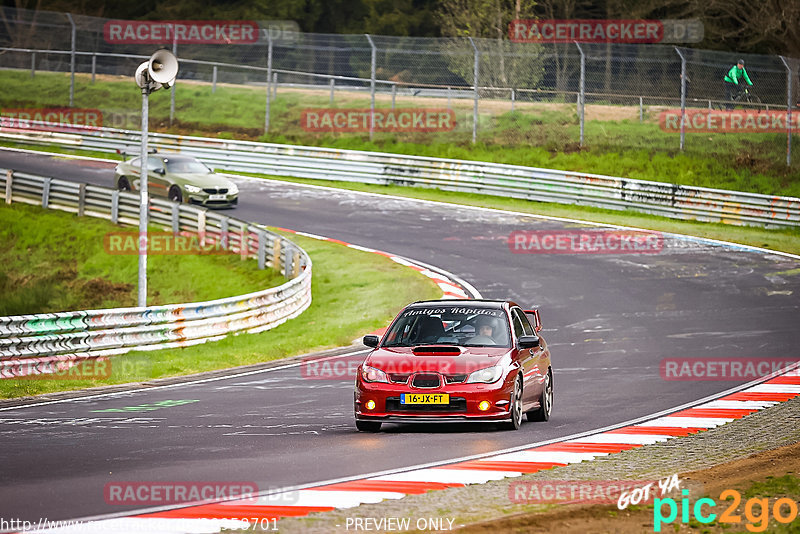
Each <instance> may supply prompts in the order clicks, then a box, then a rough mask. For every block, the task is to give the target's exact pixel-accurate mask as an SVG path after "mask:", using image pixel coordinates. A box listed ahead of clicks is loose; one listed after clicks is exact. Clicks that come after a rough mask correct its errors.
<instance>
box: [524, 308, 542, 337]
mask: <svg viewBox="0 0 800 534" xmlns="http://www.w3.org/2000/svg"><path fill="white" fill-rule="evenodd" d="M525 315H530V316H531V317H533V331H534V332H537V333H538V332H540V331H541V330H542V319H541V318H540V317H539V310H525Z"/></svg>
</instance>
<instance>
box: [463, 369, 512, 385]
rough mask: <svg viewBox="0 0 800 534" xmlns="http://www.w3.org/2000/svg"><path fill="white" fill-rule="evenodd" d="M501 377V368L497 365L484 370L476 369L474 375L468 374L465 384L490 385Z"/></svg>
mask: <svg viewBox="0 0 800 534" xmlns="http://www.w3.org/2000/svg"><path fill="white" fill-rule="evenodd" d="M501 376H503V368H502V367H500V366H499V365H495V366H494V367H487V368H486V369H478V370H477V371H475V372H474V373H470V375H469V376H468V377H467V381H466V383H467V384H475V383H481V384H491V383H492V382H497V380H498V379H499V378H500V377H501Z"/></svg>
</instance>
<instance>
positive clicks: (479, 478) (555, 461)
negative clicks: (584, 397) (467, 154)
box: [26, 370, 800, 534]
mask: <svg viewBox="0 0 800 534" xmlns="http://www.w3.org/2000/svg"><path fill="white" fill-rule="evenodd" d="M798 395H800V375H798V373H797V371H796V370H794V371H789V372H784V373H783V374H780V375H777V376H774V377H773V378H770V379H768V380H766V381H763V382H761V383H758V384H752V385H749V386H745V387H744V388H743V389H738V390H735V391H733V392H723V393H721V394H719V396H718V397H717V398H711V399H710V400H707V401H705V402H702V401H701V403H700V404H696V405H692V406H690V407H688V408H682V409H681V408H678V409H676V411H673V412H669V411H667V412H664V413H662V414H656V417H653V418H651V419H648V420H643V421H641V422H637V423H634V424H629V425H625V426H622V427H619V428H611V429H609V430H601V431H597V432H595V433H593V434H591V433H588V434H587V435H581V436H579V437H575V438H571V439H566V440H564V441H560V442H554V443H548V444H544V445H539V446H534V447H529V448H521V449H516V450H510V451H505V452H500V453H495V454H492V455H488V456H481V457H474V458H468V459H462V460H460V461H456V462H454V463H450V464H445V465H435V466H418V467H415V468H409V469H406V470H403V471H397V472H391V473H384V474H377V475H375V476H366V477H364V478H361V479H356V480H346V481H341V482H333V483H328V484H324V485H320V486H316V487H312V488H306V489H300V490H292V491H284V492H281V493H273V494H267V495H262V496H259V497H258V498H257V499H253V498H248V499H238V500H230V501H224V502H212V503H207V504H198V505H194V506H186V507H183V508H175V509H171V510H161V511H154V512H151V513H145V514H141V515H137V516H131V517H121V518H115V519H100V520H96V521H91V522H89V523H84V524H81V525H74V526H70V527H62V528H56V529H47V530H38V531H37V530H32V531H26V532H42V533H50V534H52V533H56V532H58V533H65V534H66V533H69V534H72V533H95V532H97V533H101V532H102V533H104V534H105V533H122V532H163V533H174V534H179V533H184V534H206V533H216V532H221V531H222V530H223V529H237V528H238V529H253V527H254V524H255V523H256V522H259V523H260V525H262V526H266V527H270V525H275V524H276V523H275V522H277V521H278V520H280V519H282V518H287V517H302V516H306V515H308V514H310V513H313V512H329V511H333V510H341V509H347V508H354V507H356V506H359V505H361V504H367V503H378V502H381V501H383V500H386V499H401V498H403V497H405V496H406V495H415V494H422V493H425V492H427V491H431V490H443V489H447V488H453V487H463V486H466V485H468V484H483V483H486V482H489V481H493V480H502V479H504V478H510V477H519V476H522V475H523V474H527V473H535V472H537V471H542V470H546V469H553V468H556V467H560V466H565V465H568V464H572V463H580V462H584V461H590V460H593V459H595V458H597V457H601V456H608V455H610V454H615V453H618V452H622V451H626V450H630V449H636V448H639V447H643V446H645V445H650V444H653V443H658V442H662V441H667V440H669V439H672V438H679V437H683V436H687V435H690V434H695V433H698V432H702V431H705V430H708V429H710V428H714V427H717V426H720V425H724V424H725V423H729V422H731V421H735V420H737V419H741V418H743V417H745V416H746V415H750V414H752V413H755V412H758V411H760V410H763V409H765V408H769V407H770V406H774V405H776V404H779V403H781V402H785V401H788V400H790V399H792V398H794V397H797V396H798ZM278 524H279V523H278Z"/></svg>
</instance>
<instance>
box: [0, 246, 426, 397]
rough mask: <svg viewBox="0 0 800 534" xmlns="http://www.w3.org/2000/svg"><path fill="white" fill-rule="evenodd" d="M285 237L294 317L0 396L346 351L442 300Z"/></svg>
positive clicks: (417, 283) (361, 256)
mask: <svg viewBox="0 0 800 534" xmlns="http://www.w3.org/2000/svg"><path fill="white" fill-rule="evenodd" d="M291 238H292V240H293V241H295V242H296V243H297V244H298V245H300V246H301V247H302V248H303V249H305V250H306V251H307V252H308V253H309V254H310V255H311V259H312V261H313V264H314V277H313V282H312V295H313V299H314V300H313V302H312V304H311V307H310V308H309V309H308V310H306V311H305V312H304V313H303V314H302V315H301V316H299V317H298V318H296V319H294V320H291V321H288V322H286V323H284V324H282V325H280V326H278V327H277V328H274V329H272V330H269V331H267V332H263V333H260V334H242V335H238V336H228V337H226V338H225V339H223V340H221V341H215V342H213V343H206V344H203V345H198V346H194V347H186V348H182V349H168V350H158V351H153V352H146V353H137V352H133V353H129V354H126V355H122V356H115V357H114V358H112V361H111V363H112V365H111V374H110V376H109V377H108V378H104V379H95V380H46V379H26V380H17V379H15V380H10V379H5V380H0V398H12V397H22V396H28V395H37V394H42V393H51V392H55V391H67V390H76V389H84V388H90V387H96V386H105V385H112V384H124V383H128V382H143V381H148V380H152V379H156V378H164V377H168V376H179V375H187V374H192V373H199V372H203V371H212V370H217V369H225V368H229V367H236V366H240V365H247V364H253V363H259V362H265V361H269V360H274V359H278V358H284V357H288V356H294V355H297V354H303V353H306V352H311V351H316V350H323V349H326V348H332V347H339V346H342V345H348V344H350V343H351V342H352V340H353V339H355V338H357V337H358V336H360V335H362V334H364V333H367V332H370V331H372V330H374V329H377V328H379V327H382V326H385V325H386V324H387V323H388V321H389V320H390V319H391V318H392V317H394V315H395V314H396V313H397V311H398V310H399V309H400V308H401V307H402V306H404V305H405V304H407V303H408V302H411V301H414V300H424V299H431V298H437V297H439V296H440V295H441V291H440V290H439V288H438V287H437V286H436V285H435V284H434V283H433V282H431V281H430V280H429V279H428V278H425V277H424V276H422V275H421V274H419V273H417V272H416V271H414V270H412V269H408V268H407V267H403V266H401V265H399V264H397V263H394V262H392V261H391V260H388V259H387V258H385V257H383V256H380V255H377V254H372V253H368V252H361V251H357V250H353V249H350V248H347V247H344V246H342V245H338V244H335V243H328V242H324V241H318V240H314V239H309V238H304V237H301V236H292V237H291ZM364 303H369V305H365V304H364Z"/></svg>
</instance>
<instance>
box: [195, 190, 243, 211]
mask: <svg viewBox="0 0 800 534" xmlns="http://www.w3.org/2000/svg"><path fill="white" fill-rule="evenodd" d="M188 198H189V204H194V205H195V206H203V207H204V208H232V207H234V206H236V205H237V204H238V203H239V195H229V196H228V197H226V198H225V200H211V199H210V198H209V195H207V194H202V193H200V194H195V193H190V194H189V196H188Z"/></svg>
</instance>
